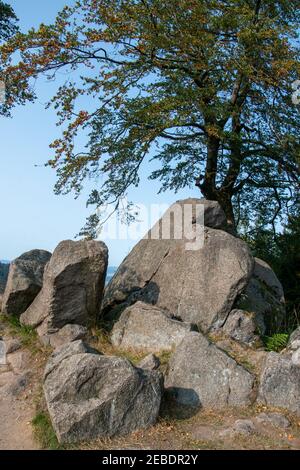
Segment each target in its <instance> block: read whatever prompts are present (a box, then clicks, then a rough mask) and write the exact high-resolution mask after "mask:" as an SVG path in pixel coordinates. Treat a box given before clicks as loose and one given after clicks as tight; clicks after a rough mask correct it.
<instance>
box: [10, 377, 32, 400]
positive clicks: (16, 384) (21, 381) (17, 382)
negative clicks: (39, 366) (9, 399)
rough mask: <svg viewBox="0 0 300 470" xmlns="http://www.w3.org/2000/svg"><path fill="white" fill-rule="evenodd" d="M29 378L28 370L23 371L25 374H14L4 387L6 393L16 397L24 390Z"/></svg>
mask: <svg viewBox="0 0 300 470" xmlns="http://www.w3.org/2000/svg"><path fill="white" fill-rule="evenodd" d="M29 379H30V372H25V374H22V375H17V376H14V378H13V379H12V381H11V382H10V383H9V384H8V386H7V388H6V393H8V394H10V395H12V396H14V397H17V396H18V395H20V394H21V393H22V392H24V391H25V390H26V387H27V386H28V384H29Z"/></svg>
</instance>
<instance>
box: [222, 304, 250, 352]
mask: <svg viewBox="0 0 300 470" xmlns="http://www.w3.org/2000/svg"><path fill="white" fill-rule="evenodd" d="M222 331H224V333H225V334H227V335H228V336H229V337H230V338H232V339H234V340H236V341H239V342H241V343H245V344H249V345H251V344H254V343H255V342H256V341H257V340H258V339H259V337H258V336H257V335H256V331H257V325H256V322H255V314H253V313H249V312H245V310H232V311H231V312H230V314H229V316H228V318H227V320H226V322H225V324H224V326H223V328H222Z"/></svg>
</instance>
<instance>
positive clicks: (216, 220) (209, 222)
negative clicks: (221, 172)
mask: <svg viewBox="0 0 300 470" xmlns="http://www.w3.org/2000/svg"><path fill="white" fill-rule="evenodd" d="M189 205H192V207H193V216H194V221H196V222H197V223H199V224H202V225H203V220H202V219H201V218H198V216H197V212H196V206H197V205H202V206H204V226H205V227H210V228H215V229H222V230H226V229H227V219H226V215H225V213H224V211H223V209H222V207H221V206H220V204H219V203H218V202H217V201H208V200H207V199H204V198H202V199H197V198H189V199H182V200H179V201H177V202H176V203H175V204H173V206H171V209H170V210H172V208H174V206H179V207H181V209H182V211H183V213H184V210H185V207H184V206H189Z"/></svg>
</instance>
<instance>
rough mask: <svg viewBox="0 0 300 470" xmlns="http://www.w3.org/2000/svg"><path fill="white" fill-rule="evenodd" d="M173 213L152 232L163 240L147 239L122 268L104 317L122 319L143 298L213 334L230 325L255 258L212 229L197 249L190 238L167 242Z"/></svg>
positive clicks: (107, 298) (242, 245) (109, 290)
mask: <svg viewBox="0 0 300 470" xmlns="http://www.w3.org/2000/svg"><path fill="white" fill-rule="evenodd" d="M181 203H184V201H181ZM170 211H171V212H172V207H171V209H169V211H168V212H167V215H166V214H165V215H164V216H163V218H162V219H161V220H160V221H159V222H158V224H157V227H156V229H155V227H154V228H153V229H152V232H151V233H153V232H154V233H158V234H159V236H160V239H143V240H141V241H140V242H139V243H138V244H137V245H136V246H135V247H134V249H133V250H132V251H131V253H130V254H129V255H128V256H127V258H126V259H125V260H124V262H123V263H122V264H121V266H120V268H119V269H118V271H117V273H116V275H115V276H114V277H113V279H112V280H111V282H110V283H109V285H108V287H107V289H106V293H105V297H104V301H103V309H102V315H103V316H109V317H110V318H112V319H115V318H118V315H119V314H120V311H122V310H124V308H125V307H126V306H128V305H131V304H133V303H134V302H136V301H137V300H141V301H143V302H145V303H149V304H152V305H155V306H156V307H158V308H160V309H162V310H163V311H165V312H167V313H169V314H170V315H172V316H173V317H175V318H177V319H179V320H181V321H184V322H188V323H192V324H196V325H197V326H198V328H199V329H201V330H202V331H204V332H207V331H209V330H210V329H211V327H212V326H216V327H217V326H222V325H223V323H224V322H225V320H226V318H227V315H228V314H229V312H230V311H231V310H232V306H233V304H234V302H235V300H236V298H237V296H238V295H239V294H241V293H242V292H243V290H244V289H245V288H246V286H247V285H248V283H249V280H250V278H251V276H252V272H253V268H254V259H253V257H252V256H251V254H250V251H249V249H248V246H247V245H246V244H245V243H244V242H243V241H242V240H239V239H238V238H235V237H233V236H232V235H230V234H229V233H226V232H224V231H221V230H215V229H212V228H205V230H204V245H203V246H202V247H201V248H200V249H197V250H190V249H187V239H163V236H162V232H160V230H162V227H163V224H166V225H168V220H169V212H170ZM171 221H172V219H171ZM173 226H174V224H173V225H172V222H171V227H173ZM172 230H173V229H172V228H171V234H172V233H173V232H172Z"/></svg>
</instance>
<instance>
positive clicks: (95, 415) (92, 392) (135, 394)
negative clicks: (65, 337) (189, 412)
mask: <svg viewBox="0 0 300 470" xmlns="http://www.w3.org/2000/svg"><path fill="white" fill-rule="evenodd" d="M162 389H163V379H162V375H161V373H160V372H157V371H150V370H143V369H140V368H136V367H134V366H133V365H132V364H131V363H130V362H129V361H128V360H127V359H124V358H120V357H108V356H103V355H100V354H95V353H91V352H89V349H88V347H87V346H84V345H83V344H82V342H80V341H79V342H75V343H70V344H69V345H68V346H66V347H63V348H62V349H61V350H59V351H58V352H56V354H55V356H54V357H53V358H51V359H50V362H49V364H48V366H47V367H46V370H45V376H44V392H45V397H46V402H47V406H48V410H49V413H50V417H51V420H52V423H53V427H54V429H55V432H56V434H57V437H58V439H59V441H60V442H63V443H73V442H79V441H86V440H89V439H97V438H101V437H112V436H115V435H125V434H128V433H131V432H133V431H135V430H138V429H144V428H147V427H149V426H151V425H153V424H154V423H155V422H156V420H157V417H158V413H159V409H160V403H161V397H162Z"/></svg>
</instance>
